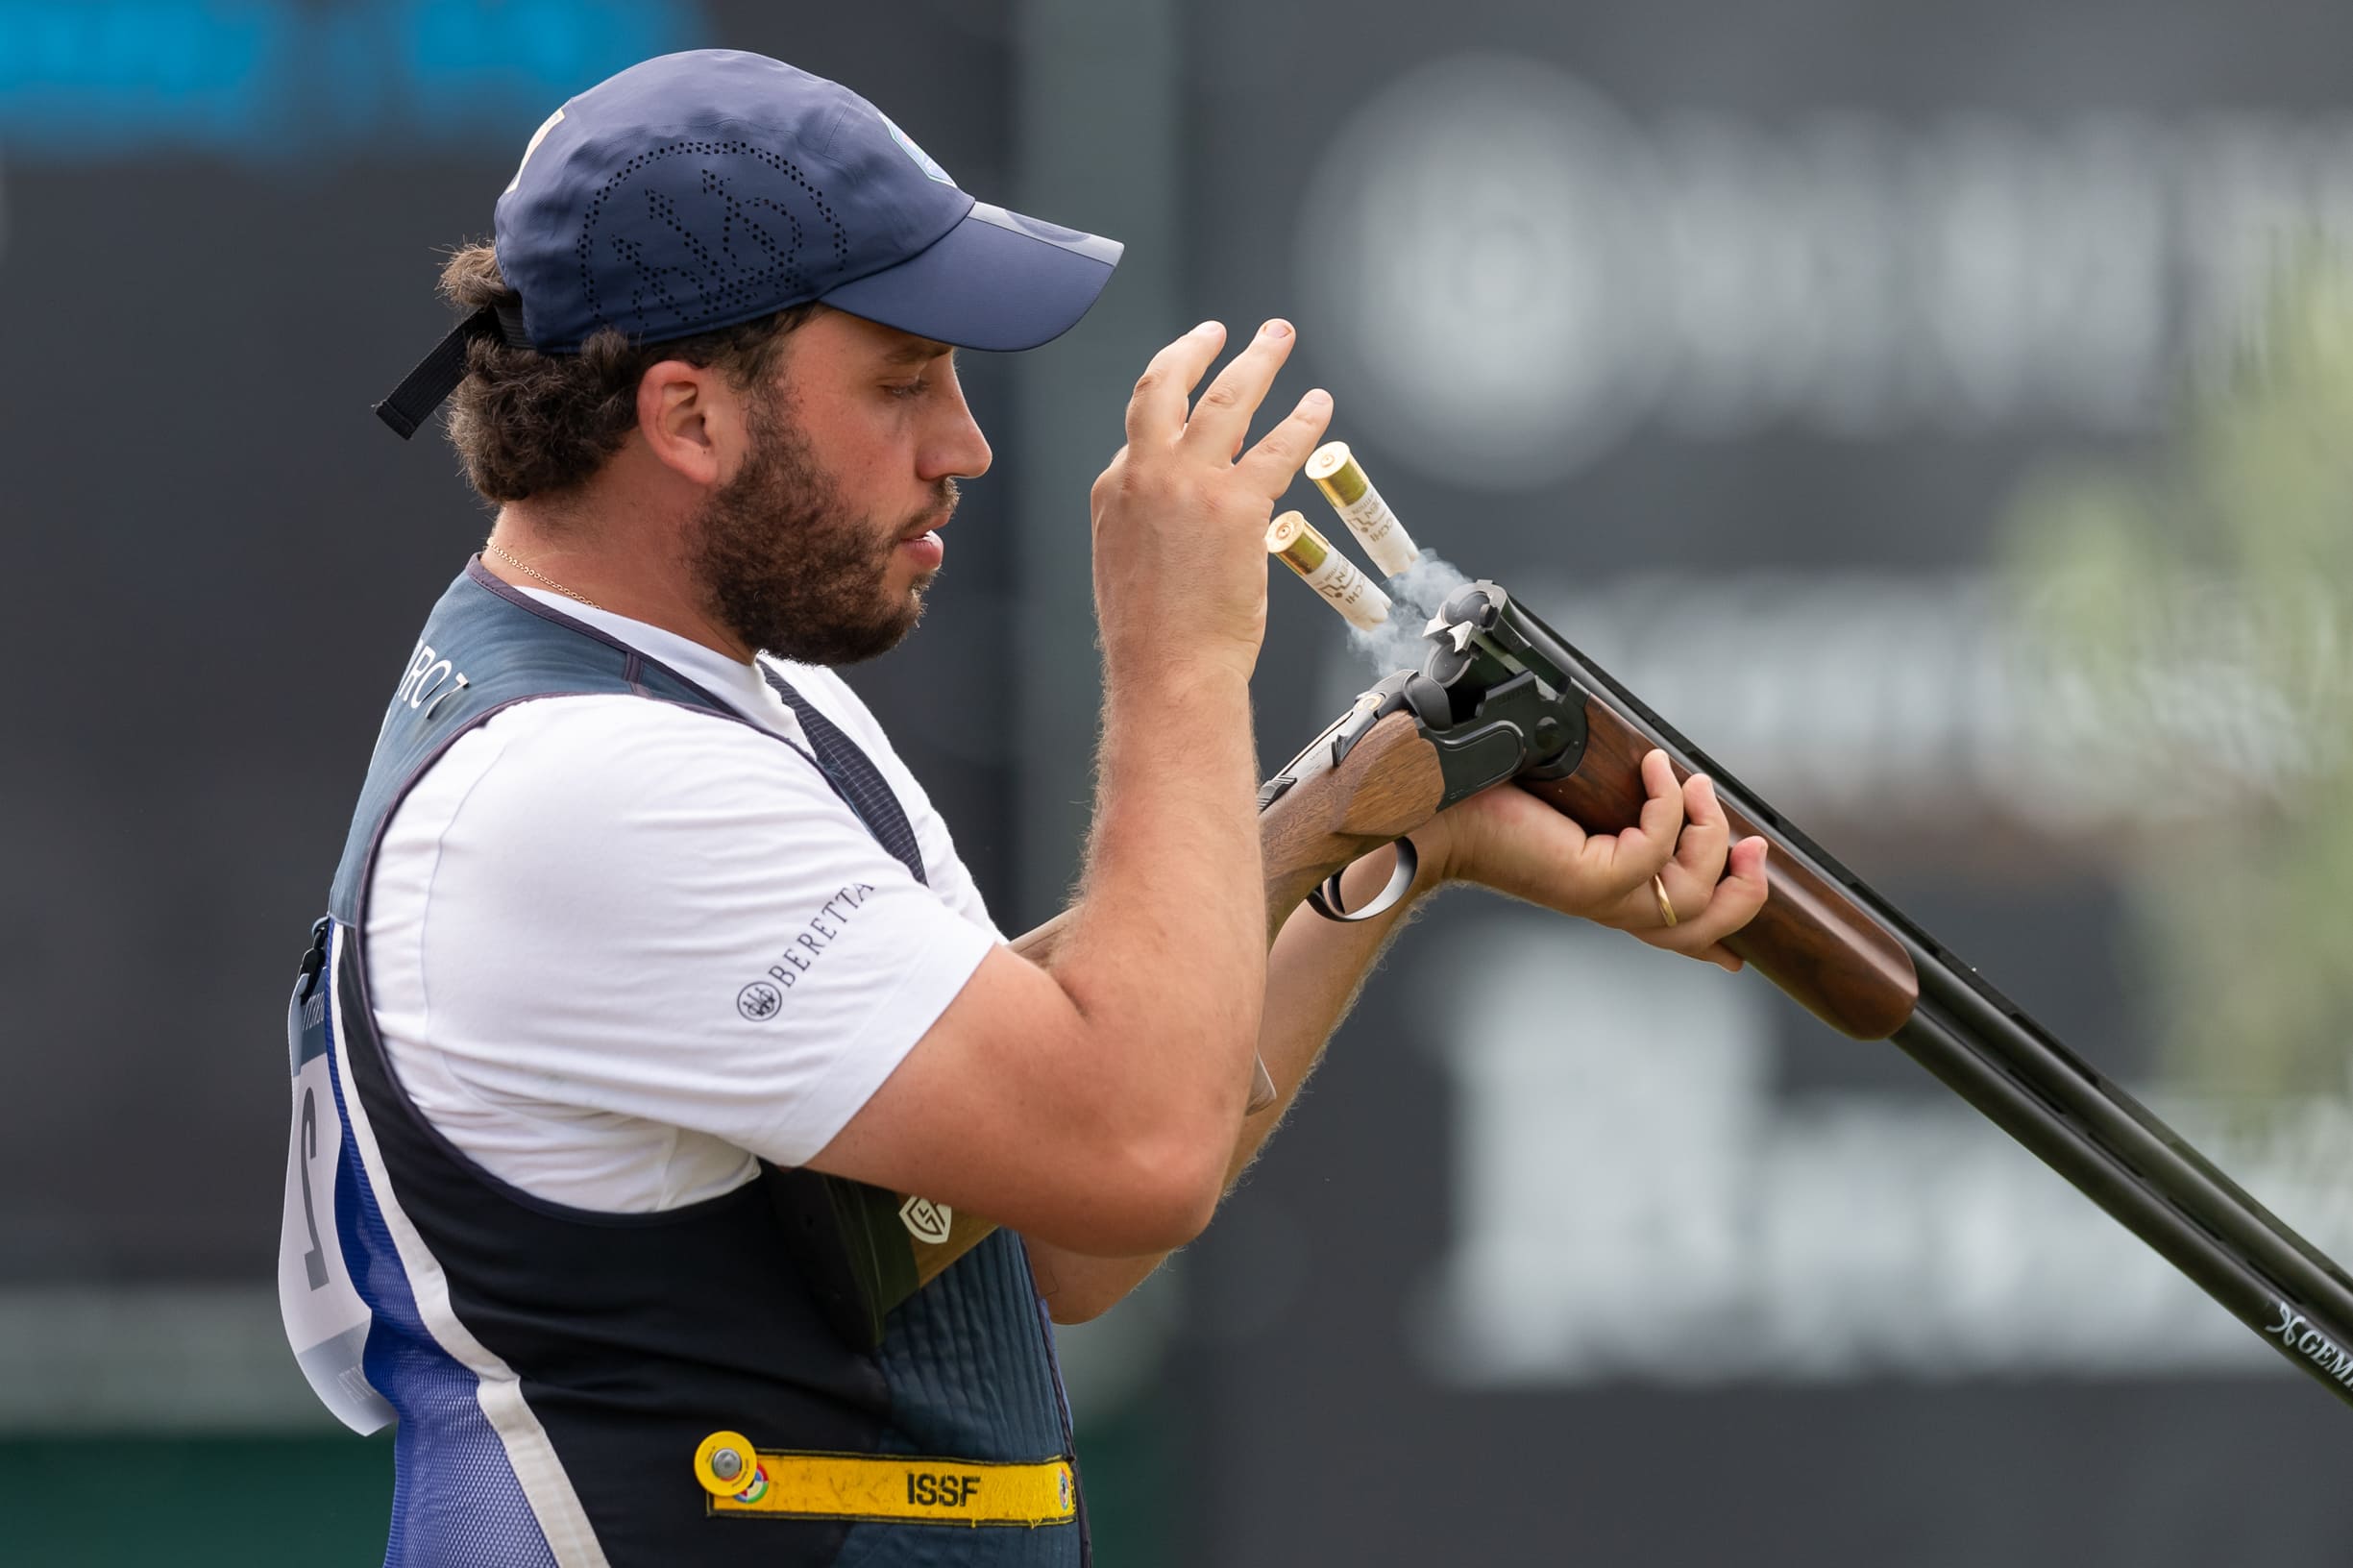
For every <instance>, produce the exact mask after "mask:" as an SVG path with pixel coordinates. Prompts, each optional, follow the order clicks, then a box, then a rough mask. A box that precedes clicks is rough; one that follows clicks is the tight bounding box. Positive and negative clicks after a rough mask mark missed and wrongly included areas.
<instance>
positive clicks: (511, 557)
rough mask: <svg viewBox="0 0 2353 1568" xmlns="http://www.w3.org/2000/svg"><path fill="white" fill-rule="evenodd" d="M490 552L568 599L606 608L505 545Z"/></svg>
mask: <svg viewBox="0 0 2353 1568" xmlns="http://www.w3.org/2000/svg"><path fill="white" fill-rule="evenodd" d="M490 552H491V553H492V554H493V555H496V556H497V557H498V558H499V559H500V560H502V561H504V562H505V563H506V564H507V565H509V566H511V567H513V568H514V569H515V570H516V571H518V572H521V573H523V574H524V575H525V576H532V577H537V578H538V579H539V580H540V581H541V582H544V583H546V584H547V585H548V586H549V587H551V588H552V589H554V590H555V591H556V592H557V593H559V594H561V595H563V596H564V597H565V598H566V599H569V600H576V601H578V602H579V603H582V604H585V605H587V606H588V607H589V608H590V609H592V610H601V609H602V608H604V606H603V605H601V604H600V603H598V602H597V601H596V600H593V599H591V598H589V597H588V596H587V595H586V594H576V593H574V592H573V591H572V590H571V589H569V588H567V587H565V586H564V585H563V584H562V583H560V582H558V581H556V580H555V579H554V578H553V577H551V576H548V575H547V574H546V573H545V572H542V571H541V570H539V568H537V567H535V566H533V565H532V564H531V563H530V562H528V561H526V560H522V559H520V558H518V557H517V556H516V554H515V552H514V551H511V550H508V549H507V548H506V547H505V546H503V545H492V546H491V547H490Z"/></svg>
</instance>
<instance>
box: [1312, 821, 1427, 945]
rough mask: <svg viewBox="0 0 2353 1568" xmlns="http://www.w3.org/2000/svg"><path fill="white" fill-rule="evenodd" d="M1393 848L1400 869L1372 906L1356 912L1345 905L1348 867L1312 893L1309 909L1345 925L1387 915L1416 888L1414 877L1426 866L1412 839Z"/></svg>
mask: <svg viewBox="0 0 2353 1568" xmlns="http://www.w3.org/2000/svg"><path fill="white" fill-rule="evenodd" d="M1393 847H1394V848H1395V849H1396V850H1397V869H1396V870H1393V871H1391V872H1389V881H1388V886H1386V887H1385V888H1383V889H1382V890H1381V891H1380V892H1379V893H1378V894H1374V895H1373V901H1372V902H1371V903H1369V904H1366V905H1365V906H1364V907H1363V908H1362V909H1360V910H1355V911H1353V912H1352V911H1349V910H1347V909H1345V908H1344V907H1343V906H1342V905H1341V903H1340V878H1341V877H1343V876H1345V875H1347V874H1348V867H1347V866H1343V867H1341V868H1340V869H1339V870H1336V871H1334V872H1333V873H1332V874H1331V875H1330V876H1327V877H1325V878H1324V879H1323V881H1322V883H1320V884H1319V885H1318V886H1317V887H1316V888H1315V889H1314V890H1313V891H1311V893H1309V894H1308V907H1309V908H1310V909H1312V910H1313V911H1315V913H1316V914H1318V915H1321V916H1322V917H1323V918H1324V919H1327V920H1336V921H1338V922H1339V923H1340V924H1342V925H1354V924H1355V923H1356V922H1357V921H1359V920H1369V919H1372V918H1373V917H1374V916H1376V915H1385V914H1387V913H1388V912H1389V911H1390V910H1391V909H1393V908H1394V907H1396V904H1397V901H1398V900H1399V899H1401V898H1403V897H1404V896H1405V895H1406V893H1407V891H1408V890H1409V889H1410V888H1411V887H1412V886H1413V878H1414V875H1415V873H1416V872H1418V871H1419V870H1421V865H1422V857H1421V851H1419V850H1417V849H1415V848H1414V847H1413V841H1412V840H1411V839H1399V840H1398V841H1397V842H1396V844H1395V845H1394V846H1393ZM1348 864H1349V866H1353V865H1355V864H1356V862H1355V861H1350V862H1349V863H1348Z"/></svg>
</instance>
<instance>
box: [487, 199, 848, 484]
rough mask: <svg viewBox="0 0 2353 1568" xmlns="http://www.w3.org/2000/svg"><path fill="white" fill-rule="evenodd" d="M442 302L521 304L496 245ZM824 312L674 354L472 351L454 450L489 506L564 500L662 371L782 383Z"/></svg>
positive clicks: (743, 330) (606, 341)
mask: <svg viewBox="0 0 2353 1568" xmlns="http://www.w3.org/2000/svg"><path fill="white" fill-rule="evenodd" d="M441 292H442V294H443V296H444V297H446V298H447V299H448V300H449V301H450V303H451V304H453V305H454V306H457V307H458V308H459V309H461V310H465V311H469V312H470V311H474V310H478V309H479V308H481V307H482V306H486V305H488V306H498V305H507V306H515V305H520V304H521V296H520V295H518V294H517V293H516V292H515V291H514V290H513V289H512V288H510V287H508V286H507V282H506V279H505V277H504V276H503V275H502V273H501V272H500V271H499V258H498V255H497V253H496V252H495V251H494V250H493V249H492V248H491V247H490V246H488V245H483V244H476V245H464V246H460V247H459V248H458V249H457V251H456V252H455V254H453V256H451V257H450V260H449V264H448V265H447V266H445V267H443V268H442V269H441ZM824 308H825V306H821V305H818V304H815V303H811V304H808V305H797V306H791V307H790V308H788V309H784V310H780V311H778V312H776V313H775V314H774V315H771V316H761V317H759V318H758V319H756V320H753V321H747V322H743V323H741V324H739V325H737V326H734V327H722V328H720V329H718V330H717V331H708V332H701V333H698V334H697V335H696V336H693V337H681V338H674V339H672V340H670V341H669V342H666V343H641V344H632V343H631V342H630V341H629V340H628V339H627V338H626V337H624V336H623V335H622V334H621V333H620V332H617V331H614V330H613V329H611V328H609V327H605V328H600V329H599V330H598V331H596V332H595V333H594V334H592V335H591V336H590V337H589V339H588V341H587V342H585V343H583V344H582V345H581V346H580V352H579V353H578V354H567V355H555V354H541V353H539V352H538V351H537V350H535V349H510V348H508V347H507V346H506V344H505V343H504V342H503V341H502V340H501V339H500V338H498V337H497V336H495V335H494V336H487V337H478V338H476V339H474V341H473V342H472V343H471V344H470V345H468V347H467V349H466V379H465V380H463V381H461V382H460V383H458V387H457V391H456V393H455V394H454V395H453V397H452V398H451V400H450V443H451V445H453V446H454V447H455V448H456V449H457V454H458V456H459V457H461V458H462V459H464V461H465V465H466V478H468V479H470V480H472V481H473V484H474V488H475V489H477V490H478V491H480V492H481V494H482V497H483V499H485V500H487V501H492V502H509V501H522V500H525V499H526V498H527V497H531V496H547V495H559V494H561V493H562V492H564V491H567V490H572V489H576V488H577V487H578V486H580V485H582V484H585V483H587V482H588V480H589V479H591V478H594V477H595V476H596V473H597V470H599V469H600V468H602V467H603V466H604V461H605V459H606V458H608V457H610V456H612V454H613V453H616V452H618V451H619V450H621V443H622V442H623V441H624V440H625V439H626V438H627V436H628V433H629V432H630V431H631V430H633V429H636V428H637V383H638V381H639V380H642V379H643V378H644V376H645V374H646V371H647V370H648V369H649V368H650V366H652V365H655V364H658V363H659V362H661V361H662V360H664V359H683V360H685V361H686V362H687V363H688V364H690V365H698V366H705V367H716V368H717V369H718V370H720V371H721V372H723V374H724V375H725V376H726V377H727V379H728V380H731V381H733V382H734V383H735V384H736V385H737V386H739V387H748V386H753V385H757V384H761V383H765V382H766V381H767V380H769V379H770V378H771V377H772V376H773V375H774V374H775V369H776V361H777V358H778V356H779V355H781V354H782V353H783V351H784V340H785V339H786V338H787V337H788V336H790V335H791V334H792V332H793V331H794V330H795V329H796V328H797V327H799V326H801V325H802V324H803V323H805V322H807V321H808V320H809V319H810V318H811V317H813V316H815V315H816V314H817V313H818V312H819V311H821V310H823V309H824Z"/></svg>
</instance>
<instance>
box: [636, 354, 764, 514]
mask: <svg viewBox="0 0 2353 1568" xmlns="http://www.w3.org/2000/svg"><path fill="white" fill-rule="evenodd" d="M637 433H638V434H639V435H641V436H643V437H645V441H646V449H647V450H648V451H649V452H650V453H652V454H653V457H654V460H655V461H656V462H659V463H660V464H662V466H663V467H665V468H668V469H671V470H673V471H674V472H675V473H676V474H677V475H678V476H679V477H680V478H685V479H687V480H689V481H691V482H692V483H695V484H699V485H703V486H706V487H707V486H711V485H716V484H718V483H720V482H721V480H722V479H723V478H725V477H726V476H727V475H729V474H732V473H733V472H735V465H736V462H737V459H738V458H739V456H740V455H741V454H742V452H743V448H744V440H745V427H744V406H743V395H742V394H741V393H739V392H737V391H736V389H735V388H734V387H733V386H731V385H729V384H728V382H727V378H726V377H725V376H723V375H722V374H721V373H720V372H719V371H718V370H716V369H712V368H708V367H705V366H700V365H690V364H688V363H687V362H686V361H685V360H683V359H664V360H662V361H660V362H659V363H658V364H654V365H650V366H648V367H647V370H646V373H645V375H643V376H641V377H639V378H638V379H637Z"/></svg>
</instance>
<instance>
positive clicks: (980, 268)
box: [376, 49, 1121, 436]
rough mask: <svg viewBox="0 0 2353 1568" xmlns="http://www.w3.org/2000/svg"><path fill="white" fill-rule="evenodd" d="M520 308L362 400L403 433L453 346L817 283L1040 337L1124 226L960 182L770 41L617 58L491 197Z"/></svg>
mask: <svg viewBox="0 0 2353 1568" xmlns="http://www.w3.org/2000/svg"><path fill="white" fill-rule="evenodd" d="M496 246H497V251H498V257H499V271H500V272H501V273H502V275H504V277H505V279H506V282H507V284H508V286H510V287H512V288H513V289H514V290H515V292H516V293H517V294H518V295H520V296H521V297H522V308H521V309H520V310H514V309H507V310H503V311H501V310H493V309H489V308H484V309H481V310H478V311H476V312H475V313H474V314H473V315H472V316H469V317H468V318H467V319H466V320H465V321H463V322H461V323H459V324H458V326H457V327H456V329H455V330H453V331H452V332H451V333H450V335H449V336H448V337H446V338H444V339H442V341H441V344H440V345H439V347H437V348H435V349H434V350H433V352H432V353H431V354H430V355H427V356H426V358H425V360H424V361H423V362H422V363H420V364H419V365H418V366H417V368H416V369H415V370H413V371H411V372H410V373H409V376H408V379H407V380H404V381H403V382H402V383H401V385H400V386H399V387H398V388H397V389H396V390H395V391H394V392H393V394H392V395H391V396H390V397H388V398H386V399H385V400H384V401H383V402H382V403H380V404H377V405H376V412H377V414H378V415H379V416H380V417H381V418H382V419H383V421H384V423H386V424H387V425H390V426H391V427H392V428H393V429H395V430H397V431H399V432H400V433H401V434H402V435H403V436H407V435H409V434H411V433H413V432H414V431H415V430H416V429H417V428H418V427H419V426H420V425H422V424H424V423H425V421H426V420H428V419H429V418H431V417H432V413H433V410H434V409H436V408H438V407H439V406H440V405H441V404H442V402H443V400H445V399H446V398H448V397H449V395H450V394H451V393H452V392H453V391H454V390H455V389H456V387H457V383H458V382H459V381H461V380H464V379H465V375H466V346H467V344H468V343H469V342H470V341H472V339H474V338H475V337H478V336H487V335H496V336H498V337H500V338H501V339H502V340H503V341H504V342H506V343H507V344H509V345H510V346H512V347H517V348H522V347H529V348H533V349H537V350H538V351H539V352H541V353H543V354H558V355H561V354H576V353H578V352H579V349H580V346H581V344H582V343H584V342H586V341H587V339H588V338H589V337H590V336H591V335H592V334H594V333H595V332H597V331H599V330H601V329H603V328H607V327H609V328H613V329H615V330H616V331H620V332H622V333H624V334H625V335H626V336H627V337H628V338H629V339H630V340H631V341H632V342H637V343H659V342H663V341H666V340H668V339H671V338H679V337H691V336H693V335H695V334H696V333H698V332H707V331H713V330H715V329H717V328H721V327H729V326H733V325H735V324H737V323H739V322H745V321H751V320H755V319H757V318H758V317H761V316H766V315H772V314H773V313H775V312H776V311H778V310H782V309H785V308H787V307H788V306H796V305H804V304H807V303H808V302H810V301H812V300H815V301H821V302H822V303H824V304H826V305H829V306H834V307H836V308H837V309H841V310H846V311H847V312H849V313H850V314H851V315H854V316H863V317H865V318H866V319H867V320H869V321H874V322H880V323H881V324H882V325H884V326H886V327H895V328H897V329H899V330H900V331H908V332H913V333H915V334H916V335H918V336H919V337H928V338H934V339H937V340H938V341H940V342H942V343H949V344H954V345H955V346H957V347H959V348H968V349H1000V350H1010V349H1033V348H1036V347H1037V346H1038V345H1039V344H1041V343H1045V342H1049V341H1051V340H1052V339H1054V338H1056V337H1059V336H1061V335H1062V334H1063V333H1064V332H1066V331H1069V330H1070V328H1071V327H1073V326H1074V325H1076V324H1077V322H1078V319H1079V317H1081V316H1083V315H1085V314H1086V313H1087V308H1088V306H1091V305H1092V304H1094V301H1095V296H1096V295H1098V294H1100V293H1101V292H1102V291H1103V285H1104V283H1105V282H1108V281H1109V280H1110V278H1111V273H1112V268H1113V267H1114V266H1115V265H1117V263H1118V260H1119V254H1120V251H1121V246H1120V244H1119V242H1118V241H1116V240H1111V239H1105V238H1102V237H1101V236H1100V235H1096V234H1089V233H1080V232H1079V231H1077V230H1075V229H1064V228H1061V227H1059V226H1057V225H1055V224H1050V223H1042V222H1040V221H1039V220H1038V219H1036V218H1028V217H1023V216H1022V215H1021V214H1019V213H1017V212H1009V211H1007V210H1006V209H1005V208H1001V207H993V206H990V205H989V204H988V203H985V202H979V201H975V200H974V199H973V198H972V197H971V196H970V195H968V193H966V192H965V191H963V190H961V189H959V188H957V185H956V183H955V181H954V180H953V179H952V178H950V177H949V175H948V172H947V171H946V170H945V169H944V168H942V167H941V166H940V165H939V163H937V162H936V161H934V160H933V159H932V158H931V156H930V155H929V154H927V153H925V152H924V151H923V149H922V148H920V147H919V146H917V145H916V144H915V142H914V141H913V140H912V139H911V138H910V137H909V136H908V135H907V134H906V133H905V132H903V131H901V130H900V129H899V128H898V127H897V126H895V125H894V124H893V123H891V119H890V117H889V116H888V115H886V114H884V113H883V112H882V111H881V110H878V109H876V108H875V107H874V106H873V105H872V104H870V103H868V102H867V101H866V100H865V99H864V98H861V97H859V96H858V95H857V94H856V93H854V92H851V91H850V90H849V89H848V88H846V87H844V86H838V85H837V84H835V83H832V82H828V81H826V80H825V79H824V78H822V77H818V76H811V75H810V74H809V73H808V72H806V71H802V70H797V69H795V68H794V67H793V66H790V65H787V64H785V63H784V62H783V61H779V60H770V59H768V58H767V57H766V56H764V55H751V54H744V53H741V52H739V51H736V50H732V49H698V50H694V51H691V52H689V53H686V54H678V55H663V56H661V57H659V58H657V59H654V60H650V61H645V62H644V63H642V64H638V65H632V66H630V67H629V68H628V69H627V70H625V71H623V72H621V73H620V74H619V75H617V76H612V77H608V78H606V79H605V80H604V81H602V82H600V83H598V84H597V85H596V86H593V87H591V88H589V89H588V90H587V91H586V92H583V93H581V94H580V95H579V96H577V97H576V98H573V99H572V100H570V101H569V102H567V103H566V104H565V105H564V106H563V107H562V108H561V109H559V110H556V111H555V112H554V113H553V114H551V115H550V116H549V118H548V120H547V123H546V124H544V125H542V126H541V127H540V128H539V131H538V134H537V135H533V136H532V137H531V141H530V145H529V146H528V147H527V148H526V149H525V151H524V155H523V162H522V166H521V167H519V168H518V169H517V170H516V171H515V178H514V180H513V181H512V182H511V183H509V184H508V185H507V187H506V191H505V193H504V194H503V195H502V196H501V197H500V198H499V205H498V217H497V225H496Z"/></svg>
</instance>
